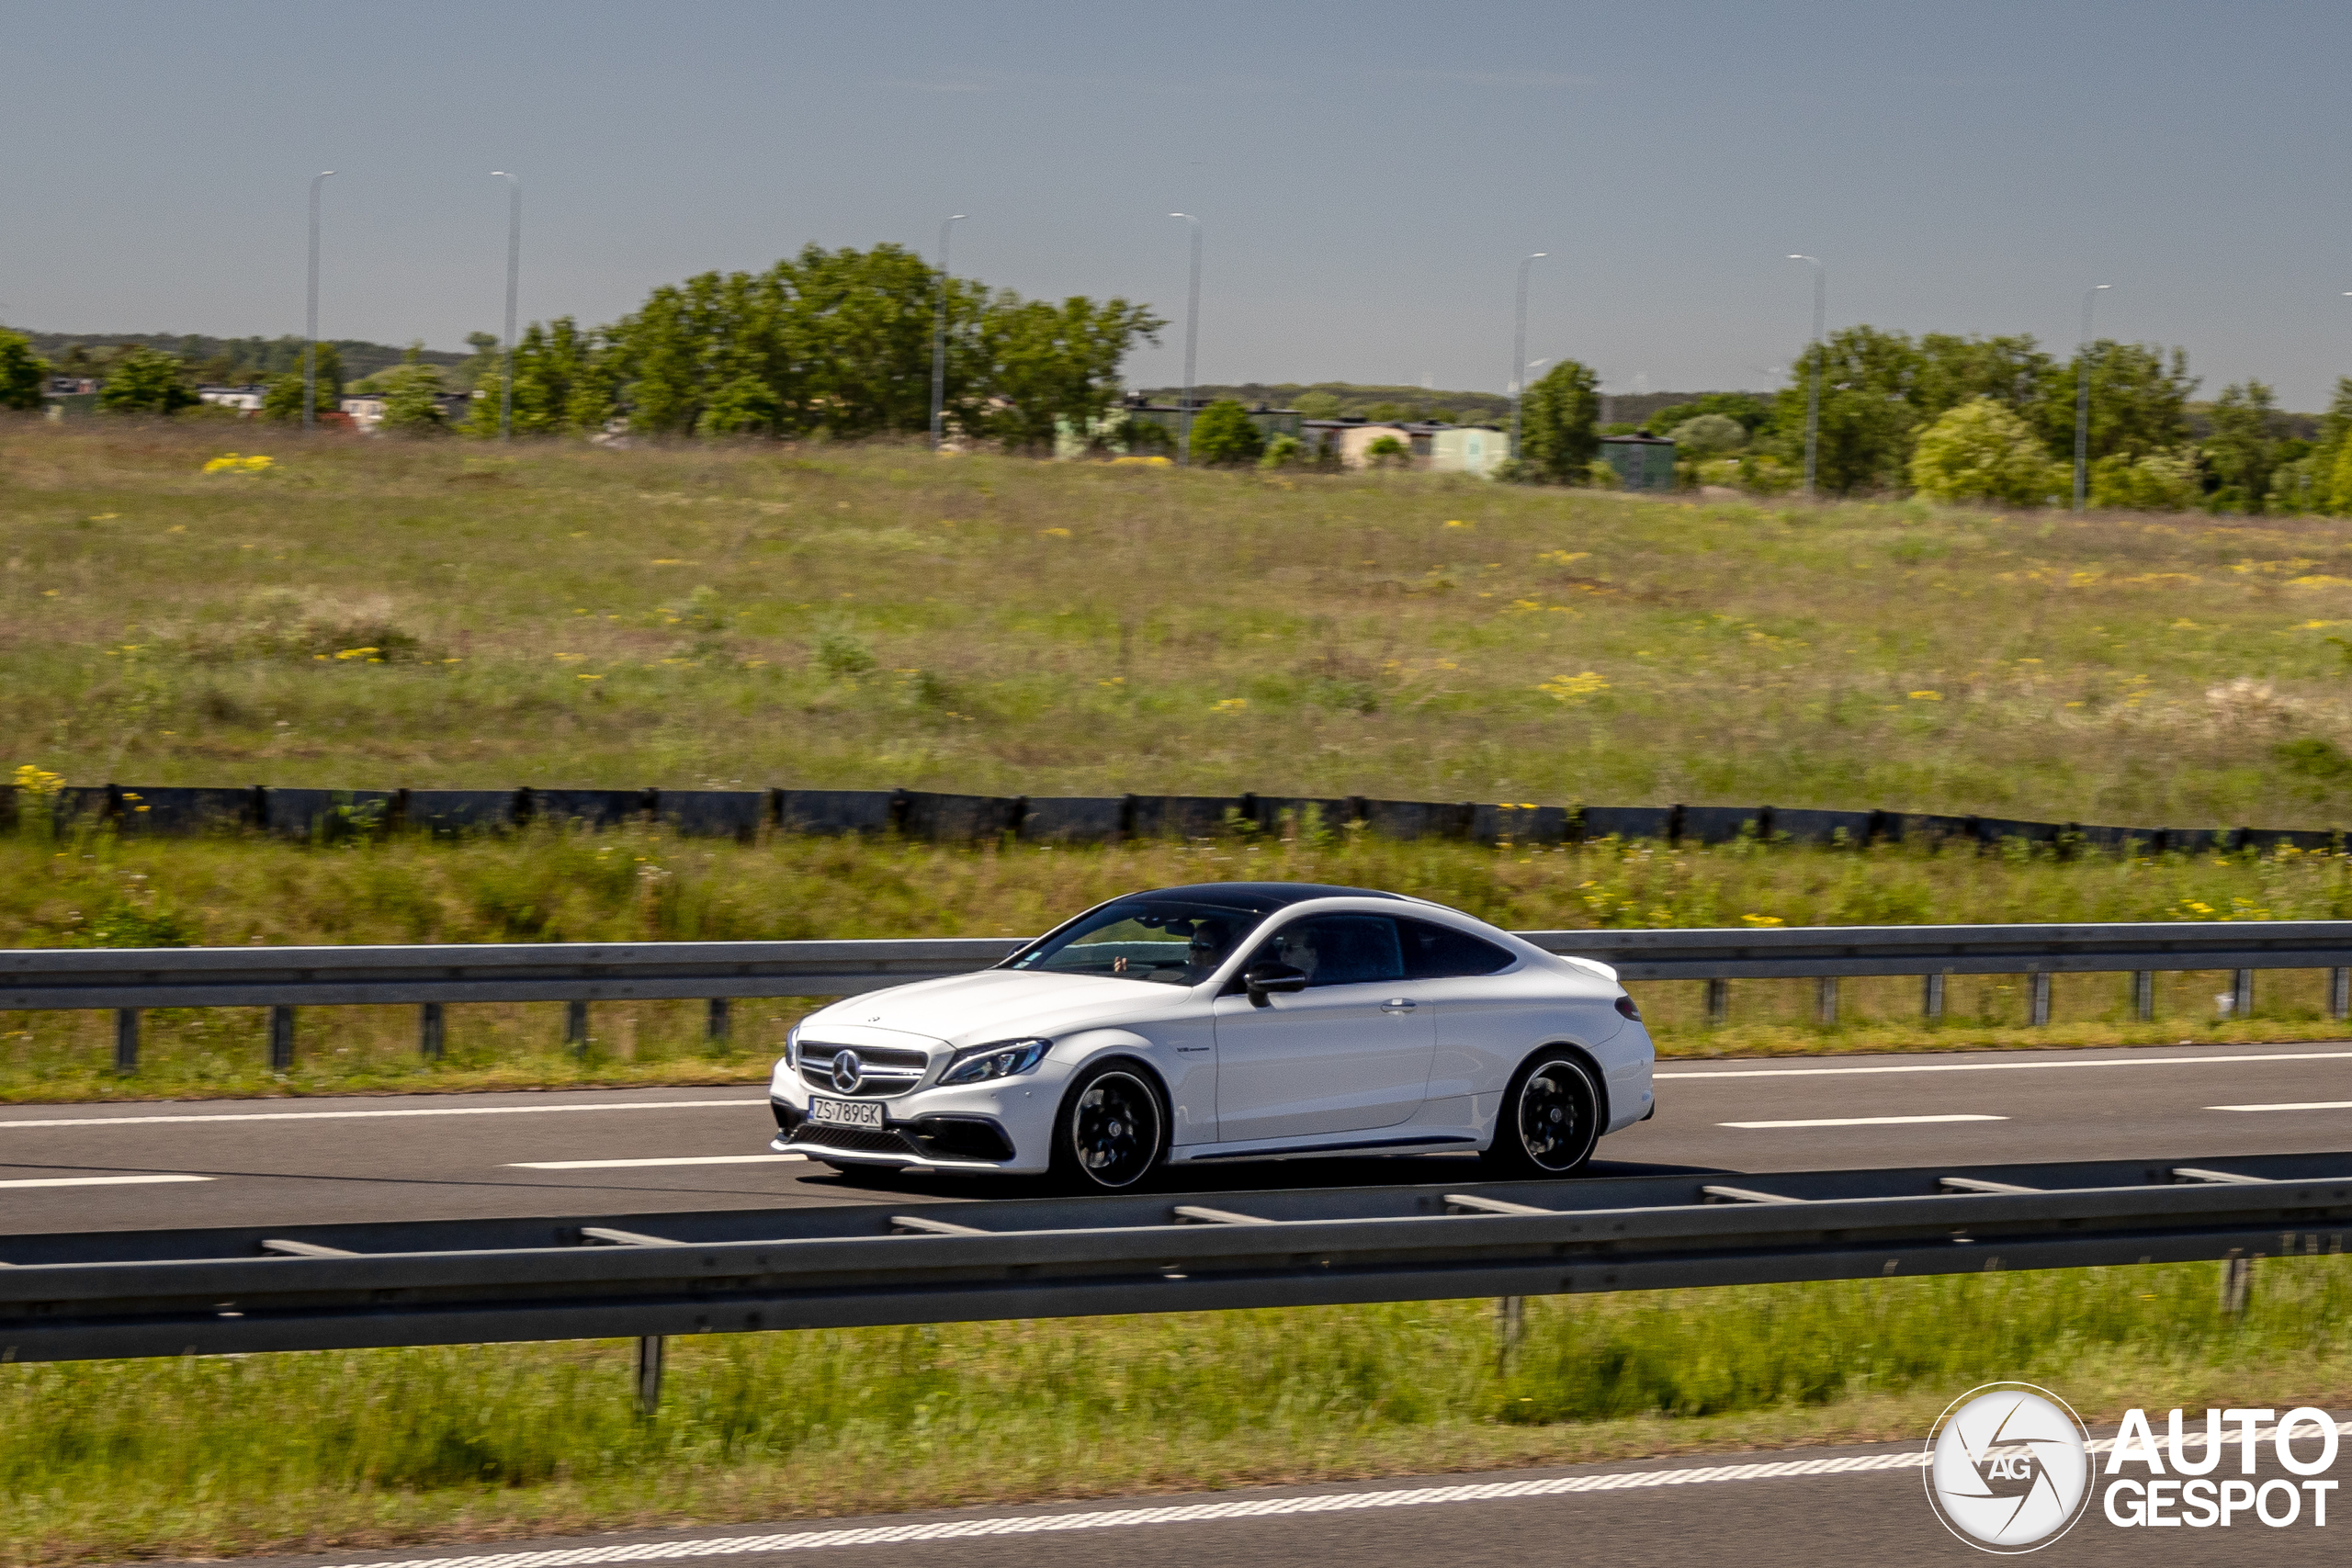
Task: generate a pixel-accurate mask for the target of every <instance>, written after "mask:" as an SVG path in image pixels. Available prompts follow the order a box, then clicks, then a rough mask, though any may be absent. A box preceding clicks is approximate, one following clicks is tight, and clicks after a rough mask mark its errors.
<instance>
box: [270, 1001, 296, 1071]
mask: <svg viewBox="0 0 2352 1568" xmlns="http://www.w3.org/2000/svg"><path fill="white" fill-rule="evenodd" d="M269 1070H270V1071H271V1072H273V1073H290V1072H292V1071H293V1070H294V1010H293V1009H292V1008H290V1007H284V1006H280V1007H274V1008H272V1009H270V1010H269Z"/></svg>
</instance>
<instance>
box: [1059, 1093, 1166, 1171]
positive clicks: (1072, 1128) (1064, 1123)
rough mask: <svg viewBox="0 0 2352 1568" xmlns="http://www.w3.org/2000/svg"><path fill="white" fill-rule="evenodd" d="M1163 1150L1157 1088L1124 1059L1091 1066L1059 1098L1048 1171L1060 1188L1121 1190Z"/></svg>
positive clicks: (1148, 1168)
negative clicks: (1059, 1106)
mask: <svg viewBox="0 0 2352 1568" xmlns="http://www.w3.org/2000/svg"><path fill="white" fill-rule="evenodd" d="M1167 1152H1168V1116H1167V1113H1166V1111H1164V1110H1163V1109H1162V1107H1161V1105H1160V1101H1159V1089H1156V1088H1155V1087H1154V1086H1153V1085H1152V1083H1151V1082H1150V1080H1149V1078H1148V1076H1147V1075H1146V1074H1145V1073H1144V1072H1143V1070H1142V1069H1141V1068H1138V1067H1136V1066H1132V1065H1130V1064H1128V1063H1125V1062H1105V1063H1103V1065H1101V1066H1096V1067H1091V1068H1089V1069H1088V1070H1087V1071H1086V1072H1085V1073H1083V1074H1082V1075H1080V1077H1079V1080H1078V1082H1077V1083H1075V1084H1074V1085H1072V1086H1071V1088H1070V1091H1069V1095H1068V1096H1066V1097H1065V1098H1064V1099H1063V1100H1062V1111H1061V1115H1060V1116H1059V1117H1058V1118H1057V1120H1056V1122H1055V1125H1054V1174H1055V1176H1056V1178H1057V1185H1059V1186H1060V1187H1061V1188H1062V1189H1063V1190H1066V1191H1078V1192H1123V1191H1126V1190H1129V1189H1131V1188H1133V1187H1135V1186H1136V1184H1137V1183H1139V1182H1141V1181H1142V1180H1143V1179H1144V1178H1145V1177H1147V1176H1148V1175H1150V1174H1151V1171H1152V1168H1154V1167H1155V1166H1157V1165H1159V1161H1160V1158H1161V1156H1164V1155H1166V1154H1167Z"/></svg>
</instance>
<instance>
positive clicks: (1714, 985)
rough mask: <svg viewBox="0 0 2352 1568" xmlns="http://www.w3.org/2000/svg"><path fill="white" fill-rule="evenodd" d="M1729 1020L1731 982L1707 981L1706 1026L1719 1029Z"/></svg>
mask: <svg viewBox="0 0 2352 1568" xmlns="http://www.w3.org/2000/svg"><path fill="white" fill-rule="evenodd" d="M1730 1021H1731V982H1730V981H1729V980H1710V981H1708V982H1707V1027H1708V1028H1710V1029H1721V1028H1722V1027H1723V1026H1724V1024H1726V1023H1729V1022H1730Z"/></svg>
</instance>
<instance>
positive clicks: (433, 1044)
mask: <svg viewBox="0 0 2352 1568" xmlns="http://www.w3.org/2000/svg"><path fill="white" fill-rule="evenodd" d="M441 1043H442V1018H441V1004H440V1003H439V1002H425V1003H424V1004H422V1005H421V1006H419V1007H418V1008H417V1010H416V1053H417V1055H420V1056H423V1057H424V1059H425V1060H426V1061H428V1062H437V1061H439V1060H440V1059H441Z"/></svg>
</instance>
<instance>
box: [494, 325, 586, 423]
mask: <svg viewBox="0 0 2352 1568" xmlns="http://www.w3.org/2000/svg"><path fill="white" fill-rule="evenodd" d="M503 390H504V377H503V373H501V372H498V371H493V372H492V374H491V375H490V377H489V378H487V379H485V380H484V381H483V382H482V384H481V395H479V396H477V397H476V398H475V399H474V400H473V407H472V408H470V409H469V410H468V411H467V414H466V422H465V425H464V431H465V434H468V435H474V436H482V437H489V436H494V435H496V434H498V421H499V411H500V397H501V394H502V393H503ZM612 409H613V386H612V373H611V366H610V364H609V363H608V357H607V355H605V352H604V350H603V348H602V347H601V345H600V344H598V343H597V341H596V339H595V336H594V334H593V333H583V332H582V331H581V330H580V327H579V324H578V323H577V322H575V321H573V320H572V319H571V317H570V316H558V317H557V318H556V319H555V320H554V321H548V322H545V323H541V322H538V321H533V322H532V323H531V324H530V325H529V326H528V327H526V328H525V329H524V330H523V335H522V337H521V339H520V340H518V341H517V342H516V344H515V408H514V416H513V418H514V423H513V427H512V428H513V429H514V432H515V434H517V435H566V434H594V433H595V432H597V431H600V430H602V429H604V427H605V421H606V420H607V419H609V418H610V417H611V416H612Z"/></svg>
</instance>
